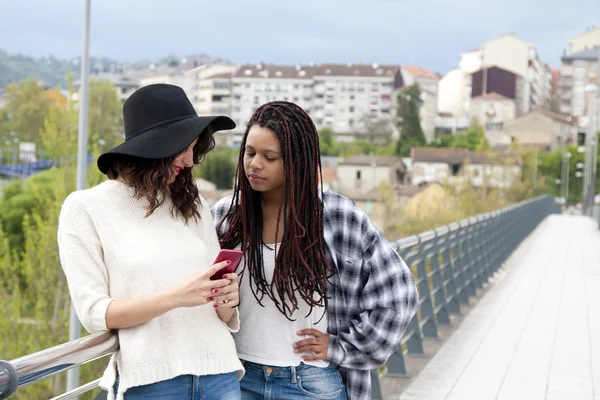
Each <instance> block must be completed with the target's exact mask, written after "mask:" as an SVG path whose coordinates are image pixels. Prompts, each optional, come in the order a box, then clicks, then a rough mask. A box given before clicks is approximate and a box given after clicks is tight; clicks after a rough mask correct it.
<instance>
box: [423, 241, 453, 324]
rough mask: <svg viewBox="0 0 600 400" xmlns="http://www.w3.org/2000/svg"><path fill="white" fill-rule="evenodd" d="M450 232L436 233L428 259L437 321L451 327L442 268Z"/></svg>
mask: <svg viewBox="0 0 600 400" xmlns="http://www.w3.org/2000/svg"><path fill="white" fill-rule="evenodd" d="M447 234H448V231H443V230H442V229H439V230H437V231H436V237H435V239H433V243H432V244H431V249H430V250H429V251H428V257H427V258H429V260H430V261H429V262H430V266H431V282H432V283H433V292H432V294H433V302H434V307H435V308H434V312H435V320H436V322H437V324H438V325H450V313H449V311H448V303H447V301H446V285H445V279H444V277H443V275H442V269H441V267H440V256H441V252H440V249H441V248H442V246H443V245H444V244H445V243H446V240H447Z"/></svg>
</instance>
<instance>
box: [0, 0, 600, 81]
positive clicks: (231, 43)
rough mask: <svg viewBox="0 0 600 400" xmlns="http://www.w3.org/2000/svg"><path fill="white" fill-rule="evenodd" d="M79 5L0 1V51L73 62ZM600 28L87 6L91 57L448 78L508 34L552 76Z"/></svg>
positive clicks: (505, 9) (562, 13) (446, 15)
mask: <svg viewBox="0 0 600 400" xmlns="http://www.w3.org/2000/svg"><path fill="white" fill-rule="evenodd" d="M83 10H84V0H0V49H3V50H5V51H8V52H9V53H23V54H26V55H30V56H34V57H40V56H47V55H54V56H56V57H59V58H70V57H75V56H78V55H79V54H80V53H81V49H82V32H83ZM593 24H596V25H597V26H600V0H571V1H565V0H456V1H450V0H363V1H358V0H335V1H332V0H268V1H267V0H264V1H261V0H220V1H207V0H169V1H164V0H92V18H91V26H92V28H91V45H90V46H91V47H90V52H91V54H92V55H94V56H105V57H110V58H114V59H117V60H121V61H140V60H144V59H156V58H159V57H163V56H166V55H170V54H175V55H179V56H184V55H189V54H199V53H205V54H209V55H214V56H220V57H223V58H226V59H228V60H230V61H232V62H235V63H245V62H251V63H255V62H266V63H282V64H296V63H301V64H307V63H310V62H315V63H324V62H343V63H346V62H358V61H359V60H361V61H362V62H364V63H374V62H377V63H380V64H388V63H393V64H402V65H408V64H417V65H419V66H422V67H425V68H428V69H431V70H433V71H435V72H438V73H445V72H447V71H449V70H451V69H453V68H456V67H457V65H458V61H459V55H460V53H461V52H462V51H465V50H470V49H473V48H476V47H477V46H478V45H479V44H480V43H481V42H483V41H486V40H489V39H492V38H494V37H496V36H499V35H501V34H503V33H509V32H513V33H516V34H517V35H518V36H519V37H520V38H522V39H524V40H526V41H528V42H531V43H533V44H534V45H536V46H537V48H538V51H539V53H540V55H541V57H542V59H544V60H545V61H548V62H549V63H550V64H551V65H552V66H553V67H557V66H559V65H560V57H561V54H562V52H563V49H564V48H565V47H566V43H567V40H568V39H569V38H570V37H572V36H575V35H577V34H579V33H582V32H584V31H585V29H586V28H587V27H589V26H591V25H593Z"/></svg>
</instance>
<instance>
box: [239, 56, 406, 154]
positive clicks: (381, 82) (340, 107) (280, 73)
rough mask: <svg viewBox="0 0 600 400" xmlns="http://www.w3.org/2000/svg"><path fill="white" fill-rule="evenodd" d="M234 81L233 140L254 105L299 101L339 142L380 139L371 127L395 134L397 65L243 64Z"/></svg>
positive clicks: (245, 123) (400, 76) (399, 81)
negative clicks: (330, 130)
mask: <svg viewBox="0 0 600 400" xmlns="http://www.w3.org/2000/svg"><path fill="white" fill-rule="evenodd" d="M231 85H232V86H231V90H232V97H231V115H232V118H233V119H234V120H235V121H236V124H237V125H238V126H237V128H236V130H235V131H234V143H239V141H240V140H241V136H242V134H243V131H244V130H245V127H246V125H247V123H248V120H249V119H250V117H251V115H252V113H253V112H254V111H255V110H256V108H257V107H258V106H260V105H261V104H264V103H266V102H269V101H274V100H285V101H291V102H294V103H297V104H298V105H300V106H301V107H303V108H304V109H305V110H306V111H307V112H308V113H309V115H310V116H311V118H312V119H313V121H314V123H315V125H316V126H317V128H330V129H332V130H333V131H334V132H335V133H336V140H338V141H352V140H354V139H357V138H361V137H363V138H366V137H369V138H371V139H372V138H373V137H375V138H377V137H378V133H374V132H372V131H371V130H372V129H374V128H373V127H377V128H376V129H382V130H383V131H382V132H381V137H382V138H383V137H388V136H390V135H392V136H393V135H394V133H395V132H394V131H395V127H394V123H393V122H394V116H395V108H394V104H395V99H394V97H395V93H396V92H397V90H398V89H400V88H401V87H402V86H403V80H402V75H401V73H400V68H399V67H398V66H379V65H377V64H373V65H363V64H354V65H353V64H323V65H320V66H301V65H297V66H287V65H272V64H258V65H242V66H240V67H239V68H238V69H237V70H236V72H235V73H234V74H233V77H232V78H231ZM396 136H397V134H396ZM375 140H377V139H375ZM382 140H383V139H382Z"/></svg>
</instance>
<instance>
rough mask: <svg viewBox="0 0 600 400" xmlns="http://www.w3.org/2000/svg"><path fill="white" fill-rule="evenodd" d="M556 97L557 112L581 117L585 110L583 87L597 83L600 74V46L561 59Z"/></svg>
mask: <svg viewBox="0 0 600 400" xmlns="http://www.w3.org/2000/svg"><path fill="white" fill-rule="evenodd" d="M561 61H562V66H561V69H560V78H559V80H558V88H557V96H558V107H559V111H560V112H561V113H564V114H569V115H572V116H574V117H582V116H584V115H585V110H586V106H587V104H586V95H585V87H586V86H587V85H588V84H590V83H594V82H598V76H599V74H600V46H598V47H596V48H591V49H587V50H582V51H579V52H573V53H570V54H568V55H565V56H563V57H562V60H561Z"/></svg>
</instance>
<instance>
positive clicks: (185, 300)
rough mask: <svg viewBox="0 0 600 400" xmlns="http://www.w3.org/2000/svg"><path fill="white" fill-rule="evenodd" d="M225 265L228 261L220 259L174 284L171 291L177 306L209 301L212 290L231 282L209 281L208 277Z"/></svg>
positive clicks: (201, 303)
mask: <svg viewBox="0 0 600 400" xmlns="http://www.w3.org/2000/svg"><path fill="white" fill-rule="evenodd" d="M227 265H229V261H222V262H220V263H217V264H215V265H213V266H212V267H210V268H209V269H207V270H206V271H204V272H202V273H193V274H190V275H189V276H188V277H187V278H185V279H184V280H182V281H181V282H179V283H178V284H177V285H175V286H174V287H173V288H172V290H171V293H172V295H173V297H174V300H175V304H177V307H196V306H200V305H203V304H207V303H210V302H211V301H212V300H213V296H214V295H213V290H214V289H218V288H222V287H225V286H227V285H229V283H230V282H231V281H230V280H229V279H218V280H215V281H211V280H210V277H211V276H213V275H214V274H215V273H216V272H217V271H219V270H220V269H222V268H225V267H226V266H227Z"/></svg>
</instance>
